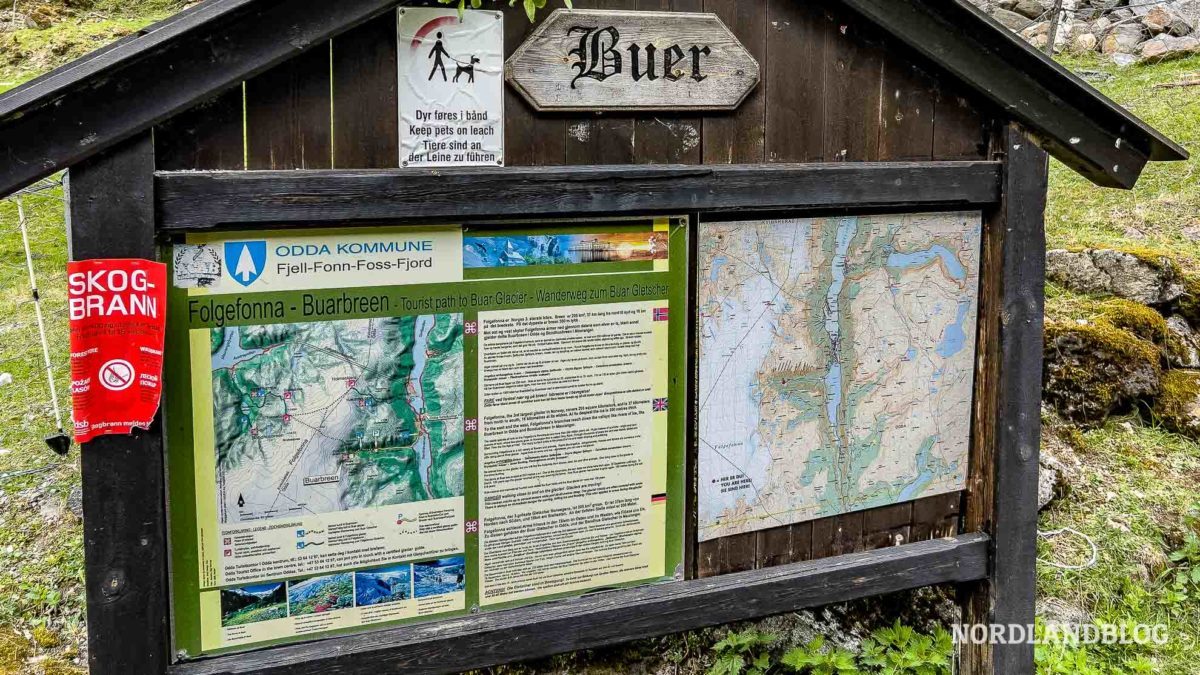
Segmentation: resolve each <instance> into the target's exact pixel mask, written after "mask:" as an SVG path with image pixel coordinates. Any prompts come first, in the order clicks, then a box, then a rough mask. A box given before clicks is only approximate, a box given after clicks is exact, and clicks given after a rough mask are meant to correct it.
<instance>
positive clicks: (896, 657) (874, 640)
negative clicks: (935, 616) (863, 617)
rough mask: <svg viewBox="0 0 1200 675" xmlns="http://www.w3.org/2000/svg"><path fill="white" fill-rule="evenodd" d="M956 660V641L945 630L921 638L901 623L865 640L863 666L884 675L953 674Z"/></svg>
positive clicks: (861, 656)
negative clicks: (952, 667)
mask: <svg viewBox="0 0 1200 675" xmlns="http://www.w3.org/2000/svg"><path fill="white" fill-rule="evenodd" d="M953 660H954V640H953V639H952V638H951V637H950V633H949V632H947V631H946V630H945V629H944V628H941V627H938V628H935V629H934V632H933V635H921V634H919V633H917V632H916V631H914V630H913V629H912V628H909V627H908V626H901V625H900V622H899V621H897V622H896V623H895V625H893V626H891V627H889V628H881V629H879V630H877V631H875V632H874V633H872V634H871V637H870V638H868V639H866V640H864V641H863V645H862V654H861V655H860V656H859V663H861V664H862V665H863V666H866V667H867V668H868V669H869V670H868V672H872V673H882V674H884V675H949V674H950V672H951V664H952V663H953Z"/></svg>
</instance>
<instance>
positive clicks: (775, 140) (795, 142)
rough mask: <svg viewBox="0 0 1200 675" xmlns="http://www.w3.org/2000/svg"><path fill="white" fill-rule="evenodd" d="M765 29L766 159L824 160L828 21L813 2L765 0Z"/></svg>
mask: <svg viewBox="0 0 1200 675" xmlns="http://www.w3.org/2000/svg"><path fill="white" fill-rule="evenodd" d="M765 29H766V34H767V36H766V50H767V63H768V64H770V67H769V68H768V70H767V72H766V77H765V84H766V92H765V93H766V97H765V100H764V102H763V105H764V107H765V115H766V120H765V126H766V155H767V161H768V162H821V161H824V160H825V159H826V157H825V140H824V129H825V114H826V110H825V75H826V71H825V39H826V35H827V33H828V32H829V31H831V30H833V24H832V21H831V20H830V19H829V18H827V17H826V15H825V11H824V9H822V7H821V5H820V4H818V3H815V2H795V1H794V0H767V21H766V26H765Z"/></svg>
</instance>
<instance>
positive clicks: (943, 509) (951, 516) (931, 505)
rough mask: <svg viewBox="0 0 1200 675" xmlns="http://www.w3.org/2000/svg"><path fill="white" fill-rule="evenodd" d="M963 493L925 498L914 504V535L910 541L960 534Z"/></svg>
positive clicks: (912, 534)
mask: <svg viewBox="0 0 1200 675" xmlns="http://www.w3.org/2000/svg"><path fill="white" fill-rule="evenodd" d="M962 501H963V493H961V492H951V493H948V494H944V495H935V496H933V497H925V498H924V499H918V500H917V501H915V502H913V522H912V533H911V536H910V537H909V541H925V540H926V539H938V538H941V537H953V536H954V535H956V534H958V517H959V514H960V513H961V512H962Z"/></svg>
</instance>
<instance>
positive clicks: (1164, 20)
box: [1142, 5, 1192, 37]
mask: <svg viewBox="0 0 1200 675" xmlns="http://www.w3.org/2000/svg"><path fill="white" fill-rule="evenodd" d="M1142 25H1143V26H1145V27H1146V30H1148V31H1150V34H1151V35H1161V34H1162V33H1167V34H1169V35H1174V36H1176V37H1182V36H1184V35H1187V34H1188V33H1191V32H1192V24H1191V23H1190V22H1189V21H1188V20H1187V19H1186V18H1184V17H1183V15H1182V14H1180V13H1179V12H1178V11H1176V10H1175V8H1174V7H1172V6H1170V5H1157V6H1155V7H1151V8H1150V11H1148V12H1146V14H1144V15H1143V16H1142Z"/></svg>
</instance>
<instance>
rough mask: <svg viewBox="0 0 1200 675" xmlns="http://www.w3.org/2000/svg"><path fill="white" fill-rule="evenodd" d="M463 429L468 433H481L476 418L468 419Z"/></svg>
mask: <svg viewBox="0 0 1200 675" xmlns="http://www.w3.org/2000/svg"><path fill="white" fill-rule="evenodd" d="M463 428H464V429H466V430H467V431H479V420H477V419H475V418H474V417H471V418H468V419H467V421H466V422H465V423H464V424H463Z"/></svg>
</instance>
